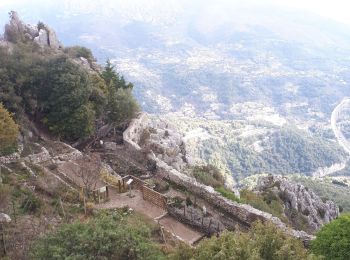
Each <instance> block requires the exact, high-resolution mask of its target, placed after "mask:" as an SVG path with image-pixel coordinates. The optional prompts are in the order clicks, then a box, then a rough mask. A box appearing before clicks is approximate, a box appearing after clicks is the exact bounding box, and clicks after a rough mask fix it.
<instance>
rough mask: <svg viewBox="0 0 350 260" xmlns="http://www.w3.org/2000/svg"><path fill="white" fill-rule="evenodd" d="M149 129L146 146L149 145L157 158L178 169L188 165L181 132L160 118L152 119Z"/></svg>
mask: <svg viewBox="0 0 350 260" xmlns="http://www.w3.org/2000/svg"><path fill="white" fill-rule="evenodd" d="M148 131H149V132H150V134H149V138H148V139H147V140H146V141H145V144H144V147H148V148H149V149H150V150H151V151H153V152H154V153H155V154H156V156H157V158H159V159H161V160H162V161H164V162H165V163H167V164H168V165H171V166H172V167H174V168H175V169H176V170H178V171H179V170H182V169H184V168H186V167H187V166H188V162H187V160H186V149H185V143H184V141H183V136H182V135H181V134H179V133H178V132H177V131H176V130H175V129H174V128H172V127H171V126H170V125H168V124H165V123H164V122H163V121H158V120H156V121H150V126H149V130H148Z"/></svg>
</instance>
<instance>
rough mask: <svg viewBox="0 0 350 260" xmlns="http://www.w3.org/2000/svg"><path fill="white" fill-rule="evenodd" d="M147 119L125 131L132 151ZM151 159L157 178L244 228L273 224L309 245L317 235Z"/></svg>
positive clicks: (134, 123)
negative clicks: (226, 196)
mask: <svg viewBox="0 0 350 260" xmlns="http://www.w3.org/2000/svg"><path fill="white" fill-rule="evenodd" d="M147 120H148V117H147V115H146V114H141V115H140V116H139V117H138V118H136V119H134V120H133V121H132V122H131V123H130V126H129V128H128V129H127V130H126V131H125V132H124V134H123V138H124V142H125V144H126V148H127V149H129V150H130V152H132V151H140V150H141V148H140V146H139V145H138V144H137V142H138V141H139V140H140V136H141V134H142V131H143V129H144V127H145V126H147V124H148V123H147ZM148 159H149V160H151V161H153V162H155V164H156V166H157V167H156V174H157V175H159V176H161V177H162V178H163V179H165V180H168V181H171V182H173V183H175V184H177V185H179V186H182V187H184V188H185V189H187V190H189V191H191V192H192V193H193V194H195V195H197V196H199V197H201V198H202V199H204V200H206V201H207V202H209V203H210V204H212V205H215V206H216V207H217V208H218V209H220V210H221V211H223V212H225V213H226V214H227V215H228V216H229V217H230V218H232V219H234V220H235V221H237V223H240V224H241V225H242V226H243V227H246V226H250V225H251V224H252V223H253V222H254V221H256V220H261V221H271V222H272V223H274V224H275V225H276V226H278V227H279V228H280V229H282V230H283V231H285V232H286V233H288V234H290V235H292V236H294V237H296V238H299V239H301V240H302V241H304V243H306V244H307V243H308V242H309V241H310V240H311V239H313V236H311V235H309V234H307V233H306V232H304V231H297V230H294V229H291V228H289V227H287V226H286V224H284V223H283V222H282V221H281V220H280V219H279V218H277V217H274V216H272V215H271V214H269V213H266V212H263V211H260V210H257V209H255V208H253V207H251V206H250V205H246V204H239V203H237V202H234V201H231V200H228V199H226V198H225V197H223V196H222V195H221V194H220V193H218V192H216V191H215V190H214V189H213V188H212V187H210V186H206V185H203V184H201V183H199V182H197V181H196V180H195V179H194V178H191V177H189V176H187V175H185V174H182V173H181V172H179V171H177V170H175V169H174V168H173V167H170V166H169V165H168V164H166V163H165V162H164V161H162V160H160V159H159V158H157V157H156V156H155V155H154V154H153V153H152V152H151V153H150V154H149V158H148Z"/></svg>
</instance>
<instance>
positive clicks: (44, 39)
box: [34, 29, 49, 47]
mask: <svg viewBox="0 0 350 260" xmlns="http://www.w3.org/2000/svg"><path fill="white" fill-rule="evenodd" d="M34 41H35V42H36V43H37V44H38V45H39V46H41V47H48V46H49V39H48V34H47V32H46V30H44V29H40V31H39V35H38V36H37V37H35V38H34Z"/></svg>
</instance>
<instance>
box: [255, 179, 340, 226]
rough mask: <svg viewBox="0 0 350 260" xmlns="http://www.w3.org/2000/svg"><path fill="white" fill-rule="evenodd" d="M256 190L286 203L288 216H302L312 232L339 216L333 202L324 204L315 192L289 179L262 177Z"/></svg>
mask: <svg viewBox="0 0 350 260" xmlns="http://www.w3.org/2000/svg"><path fill="white" fill-rule="evenodd" d="M256 190H257V191H258V192H262V191H267V190H269V191H272V192H273V193H274V194H275V195H277V196H279V197H280V198H281V199H282V201H283V202H284V207H285V213H286V215H287V216H289V215H290V214H292V212H297V213H298V214H300V215H302V217H303V218H304V219H306V220H307V222H308V225H309V227H310V230H311V231H312V232H314V231H317V230H318V229H319V228H320V227H322V225H324V224H327V223H329V222H330V221H331V220H333V219H335V218H337V217H338V216H339V208H338V207H337V205H336V204H335V203H334V202H333V201H330V200H328V201H325V202H323V201H322V199H321V198H320V197H318V196H317V195H316V194H315V193H314V192H313V191H311V190H309V189H307V188H306V187H304V186H303V185H301V184H297V183H294V182H291V181H290V180H288V179H287V178H283V177H279V176H272V175H269V176H266V177H260V178H259V180H258V184H257V186H256Z"/></svg>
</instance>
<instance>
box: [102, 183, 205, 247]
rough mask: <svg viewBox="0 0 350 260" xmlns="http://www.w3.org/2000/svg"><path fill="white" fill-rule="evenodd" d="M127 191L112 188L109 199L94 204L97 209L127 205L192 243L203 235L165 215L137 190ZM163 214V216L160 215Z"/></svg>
mask: <svg viewBox="0 0 350 260" xmlns="http://www.w3.org/2000/svg"><path fill="white" fill-rule="evenodd" d="M131 194H132V197H131V198H130V197H129V193H128V192H127V193H121V194H120V193H118V192H117V191H116V190H114V189H110V201H108V202H106V203H101V204H98V205H96V208H97V209H114V208H123V207H129V208H132V209H133V210H135V211H136V212H138V213H141V214H143V215H145V216H147V217H149V218H151V219H153V220H155V221H157V222H158V223H159V224H160V225H161V226H163V227H164V228H165V229H166V230H167V231H168V232H170V233H172V234H173V235H174V236H176V237H177V238H178V239H180V240H182V241H184V242H186V243H188V244H190V245H192V244H193V243H194V242H196V241H198V240H199V239H201V238H202V237H203V234H202V233H200V232H197V231H195V230H194V229H192V228H191V227H189V226H187V225H185V224H182V223H180V222H179V221H177V220H176V219H174V218H173V217H171V216H167V215H166V211H165V210H163V209H161V208H159V207H157V206H155V205H153V204H152V203H150V202H148V201H146V200H144V199H143V198H142V193H141V191H139V190H132V191H131ZM161 216H163V217H161Z"/></svg>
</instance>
